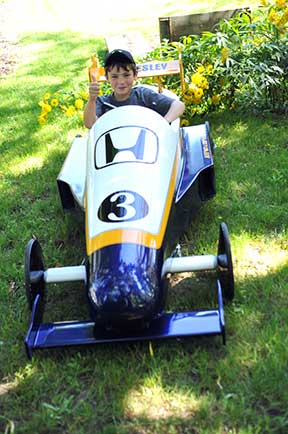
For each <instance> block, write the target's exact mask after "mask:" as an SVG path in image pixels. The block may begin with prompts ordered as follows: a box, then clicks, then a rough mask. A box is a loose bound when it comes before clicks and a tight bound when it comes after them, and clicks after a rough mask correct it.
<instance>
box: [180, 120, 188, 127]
mask: <svg viewBox="0 0 288 434" xmlns="http://www.w3.org/2000/svg"><path fill="white" fill-rule="evenodd" d="M188 125H189V121H188V119H182V120H181V127H188Z"/></svg>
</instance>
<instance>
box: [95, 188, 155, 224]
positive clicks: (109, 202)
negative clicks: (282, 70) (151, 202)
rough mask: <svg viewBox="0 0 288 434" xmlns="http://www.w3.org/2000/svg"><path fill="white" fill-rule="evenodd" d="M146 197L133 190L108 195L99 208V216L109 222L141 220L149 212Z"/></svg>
mask: <svg viewBox="0 0 288 434" xmlns="http://www.w3.org/2000/svg"><path fill="white" fill-rule="evenodd" d="M148 209H149V208H148V204H147V202H146V201H145V199H144V198H143V197H142V196H141V195H140V194H138V193H136V192H133V191H117V192H115V193H112V194H110V195H109V196H108V197H106V198H105V199H104V200H103V202H102V203H101V205H100V207H99V210H98V218H99V219H100V220H102V221H104V222H107V223H109V222H110V223H112V222H113V223H115V222H119V223H120V222H127V221H133V220H139V219H141V218H143V217H145V216H146V215H147V214H148Z"/></svg>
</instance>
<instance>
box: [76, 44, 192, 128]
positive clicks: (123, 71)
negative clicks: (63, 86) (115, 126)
mask: <svg viewBox="0 0 288 434" xmlns="http://www.w3.org/2000/svg"><path fill="white" fill-rule="evenodd" d="M104 67H105V75H106V79H107V81H108V82H109V83H110V84H111V87H112V89H113V93H111V94H109V95H104V96H98V95H99V90H100V87H99V83H98V82H97V80H96V79H95V77H93V82H92V83H91V84H90V87H89V99H88V102H87V104H86V107H85V110H84V124H85V126H86V127H87V128H91V127H92V126H93V125H94V123H95V121H96V120H97V119H98V118H99V117H100V116H102V115H103V114H104V113H106V111H108V110H111V109H113V108H115V107H121V106H124V105H140V106H143V107H148V108H150V109H152V110H154V111H156V112H157V113H159V114H161V115H162V116H163V117H164V118H165V119H166V120H167V122H169V123H171V122H172V121H174V120H175V119H177V118H178V117H179V116H181V115H182V113H183V112H184V110H185V105H184V104H183V103H182V102H181V101H178V100H174V99H172V98H169V97H167V96H165V95H163V94H161V93H157V92H154V91H153V90H151V89H148V88H146V87H144V86H137V87H134V88H133V87H132V86H133V84H134V80H135V79H136V78H137V69H136V64H135V61H134V59H133V57H132V55H131V54H130V53H129V51H126V50H119V49H117V50H113V51H111V52H110V53H109V54H108V55H107V57H106V60H105V64H104Z"/></svg>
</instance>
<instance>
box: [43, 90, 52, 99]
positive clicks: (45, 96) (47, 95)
mask: <svg viewBox="0 0 288 434" xmlns="http://www.w3.org/2000/svg"><path fill="white" fill-rule="evenodd" d="M50 96H51V94H50V93H49V92H46V93H45V95H44V97H43V99H44V100H47V99H49V98H50Z"/></svg>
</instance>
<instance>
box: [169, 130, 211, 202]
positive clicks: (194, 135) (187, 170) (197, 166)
mask: <svg viewBox="0 0 288 434" xmlns="http://www.w3.org/2000/svg"><path fill="white" fill-rule="evenodd" d="M181 131H182V140H183V155H184V166H183V171H182V176H181V178H180V182H179V186H178V189H177V194H176V203H177V202H178V201H179V200H180V199H181V198H182V196H183V195H184V194H185V193H186V191H187V190H189V188H190V187H191V185H192V184H193V183H194V181H195V180H196V179H197V177H198V175H199V174H200V173H201V172H202V171H203V170H205V169H206V168H208V167H211V166H213V157H212V151H211V143H210V138H209V127H208V123H206V124H201V125H195V126H191V127H184V128H181Z"/></svg>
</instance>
